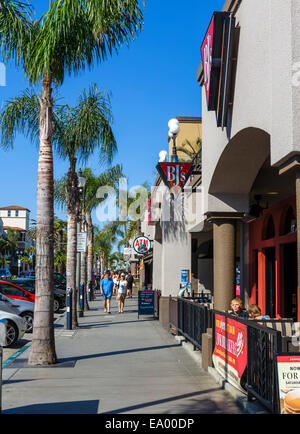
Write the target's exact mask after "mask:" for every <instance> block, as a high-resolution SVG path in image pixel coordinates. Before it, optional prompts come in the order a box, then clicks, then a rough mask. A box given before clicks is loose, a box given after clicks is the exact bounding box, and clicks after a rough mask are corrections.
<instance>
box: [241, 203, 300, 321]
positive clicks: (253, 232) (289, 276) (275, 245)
mask: <svg viewBox="0 0 300 434" xmlns="http://www.w3.org/2000/svg"><path fill="white" fill-rule="evenodd" d="M296 231H297V224H296V198H295V197H291V198H288V199H286V200H283V201H280V202H278V203H276V204H274V205H272V206H271V207H270V208H268V209H266V210H264V211H263V213H262V215H261V216H260V217H259V218H257V219H255V220H254V221H253V222H251V223H249V247H250V251H249V258H250V298H249V301H250V303H255V304H258V305H259V306H260V307H261V309H262V311H263V313H264V314H267V315H269V316H270V317H272V318H274V317H279V318H293V319H294V320H297V306H298V303H297V234H296Z"/></svg>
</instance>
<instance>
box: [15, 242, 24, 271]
mask: <svg viewBox="0 0 300 434" xmlns="http://www.w3.org/2000/svg"><path fill="white" fill-rule="evenodd" d="M23 253H24V250H23V249H20V248H18V249H17V250H16V254H17V256H18V277H20V269H21V256H22V255H23Z"/></svg>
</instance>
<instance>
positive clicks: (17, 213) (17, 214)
mask: <svg viewBox="0 0 300 434" xmlns="http://www.w3.org/2000/svg"><path fill="white" fill-rule="evenodd" d="M16 217H19V211H18V210H17V209H16Z"/></svg>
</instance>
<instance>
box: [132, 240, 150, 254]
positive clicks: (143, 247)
mask: <svg viewBox="0 0 300 434" xmlns="http://www.w3.org/2000/svg"><path fill="white" fill-rule="evenodd" d="M133 248H134V250H135V251H136V252H137V253H139V254H140V255H145V253H148V252H149V250H150V249H151V241H150V240H149V238H147V237H137V238H136V239H135V240H134V242H133Z"/></svg>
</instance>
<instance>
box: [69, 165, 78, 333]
mask: <svg viewBox="0 0 300 434" xmlns="http://www.w3.org/2000/svg"><path fill="white" fill-rule="evenodd" d="M75 165H76V159H70V168H69V171H68V177H67V184H66V208H67V220H68V228H67V231H68V232H67V264H66V280H67V288H71V289H72V290H73V293H72V328H73V329H74V328H77V327H78V320H77V293H76V262H77V261H76V260H77V221H78V218H79V210H80V193H79V189H78V178H77V174H76V170H75Z"/></svg>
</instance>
